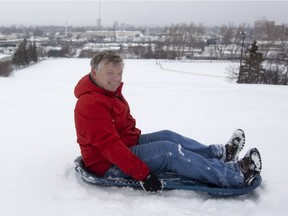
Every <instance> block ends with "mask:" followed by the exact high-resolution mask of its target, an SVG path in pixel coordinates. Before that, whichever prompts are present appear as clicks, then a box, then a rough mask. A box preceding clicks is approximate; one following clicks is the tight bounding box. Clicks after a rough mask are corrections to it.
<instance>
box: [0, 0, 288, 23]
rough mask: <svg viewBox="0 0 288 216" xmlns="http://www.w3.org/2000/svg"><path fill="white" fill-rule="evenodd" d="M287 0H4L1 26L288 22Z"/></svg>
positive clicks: (0, 20) (1, 11)
mask: <svg viewBox="0 0 288 216" xmlns="http://www.w3.org/2000/svg"><path fill="white" fill-rule="evenodd" d="M99 8H100V10H99ZM287 8H288V1H259V0H258V1H235V0H230V1H217V0H214V1H138V0H136V1H107V0H105V1H67V0H66V1H43V0H38V1H23V0H22V1H14V0H10V1H2V0H0V26H11V25H25V26H37V25H66V23H67V24H68V25H71V26H94V25H95V26H96V25H97V19H99V17H100V18H101V24H102V26H104V27H112V26H113V24H114V22H118V23H119V24H121V23H125V24H127V25H133V26H151V27H155V26H167V25H171V24H172V23H183V22H184V23H191V22H193V23H195V24H199V23H202V24H204V26H214V25H224V24H225V25H229V24H234V25H240V24H243V23H246V24H250V25H251V26H253V24H254V21H255V20H261V19H266V20H274V21H275V23H276V24H288V17H287V15H286V14H287Z"/></svg>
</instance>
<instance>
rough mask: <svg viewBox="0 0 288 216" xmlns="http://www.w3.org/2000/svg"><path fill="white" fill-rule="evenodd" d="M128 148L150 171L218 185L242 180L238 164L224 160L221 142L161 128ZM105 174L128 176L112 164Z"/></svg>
mask: <svg viewBox="0 0 288 216" xmlns="http://www.w3.org/2000/svg"><path fill="white" fill-rule="evenodd" d="M131 151H133V153H134V154H135V155H137V157H139V158H140V159H141V160H142V161H144V162H145V163H146V164H147V166H148V167H149V169H150V171H151V172H153V173H156V174H157V173H163V172H173V173H177V174H179V175H183V176H186V177H189V178H192V179H197V180H200V181H205V182H209V183H212V184H215V185H218V186H220V187H229V188H238V187H241V185H242V183H243V180H244V179H243V175H242V173H241V171H240V168H239V166H238V165H237V164H236V163H233V162H224V161H223V160H222V159H221V158H222V157H223V154H224V153H225V148H224V145H209V146H206V145H203V144H201V143H199V142H197V141H195V140H193V139H190V138H187V137H184V136H182V135H180V134H177V133H175V132H173V131H169V130H163V131H159V132H154V133H150V134H143V135H141V136H140V138H139V141H138V145H136V146H134V147H132V148H131ZM105 176H113V177H128V176H126V175H125V174H124V173H123V172H122V171H121V170H120V169H118V168H117V167H116V166H112V167H111V168H110V169H109V170H108V172H107V173H106V174H105Z"/></svg>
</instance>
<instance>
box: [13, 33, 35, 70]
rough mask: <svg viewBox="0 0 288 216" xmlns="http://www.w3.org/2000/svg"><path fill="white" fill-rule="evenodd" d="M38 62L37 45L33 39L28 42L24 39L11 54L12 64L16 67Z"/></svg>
mask: <svg viewBox="0 0 288 216" xmlns="http://www.w3.org/2000/svg"><path fill="white" fill-rule="evenodd" d="M36 62H38V54H37V46H36V43H35V41H34V42H33V43H32V42H30V43H29V44H28V43H27V40H26V39H24V40H23V41H22V42H21V43H20V44H19V46H18V48H17V49H16V51H15V52H14V54H13V56H12V64H13V65H14V66H15V67H16V68H19V67H25V66H28V65H29V64H30V63H36Z"/></svg>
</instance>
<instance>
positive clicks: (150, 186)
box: [140, 173, 163, 193]
mask: <svg viewBox="0 0 288 216" xmlns="http://www.w3.org/2000/svg"><path fill="white" fill-rule="evenodd" d="M140 185H141V186H142V188H143V190H145V191H146V192H152V193H154V192H157V191H162V190H163V184H162V182H161V181H160V180H159V179H158V177H157V176H156V175H155V174H153V173H150V174H149V175H148V176H147V177H146V179H144V180H143V181H140Z"/></svg>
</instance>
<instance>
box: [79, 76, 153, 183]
mask: <svg viewBox="0 0 288 216" xmlns="http://www.w3.org/2000/svg"><path fill="white" fill-rule="evenodd" d="M122 86H123V83H121V85H120V86H119V87H118V89H117V90H116V92H115V93H114V92H109V91H106V90H104V89H102V88H99V87H98V86H97V85H95V84H94V83H93V82H92V81H91V79H90V77H89V75H86V76H84V77H83V78H82V79H81V80H80V81H79V83H78V84H77V86H76V87H75V96H76V97H77V98H78V101H77V103H76V107H75V110H74V116H75V126H76V133H77V142H78V143H79V145H80V149H81V154H82V157H83V162H84V164H85V166H86V167H87V169H88V170H90V171H91V172H93V173H95V174H97V175H100V176H102V175H104V174H105V173H106V172H107V170H108V169H109V168H110V166H111V165H112V164H115V165H116V166H117V167H119V168H120V169H121V170H122V171H123V172H124V173H126V174H127V175H129V176H132V177H133V178H134V179H137V180H143V179H145V178H146V177H147V176H148V174H149V168H148V167H147V165H146V164H145V163H144V162H142V161H141V160H140V159H139V158H138V157H137V156H135V155H134V154H133V153H132V152H131V151H130V149H129V147H131V146H135V145H136V144H137V141H138V138H139V135H140V133H141V131H140V130H139V129H138V128H136V127H135V124H136V123H135V119H134V118H133V117H132V116H131V115H130V109H129V105H128V103H127V101H126V100H125V99H124V97H123V95H122V93H121V90H122Z"/></svg>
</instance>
